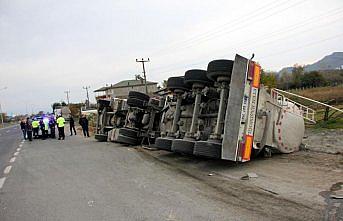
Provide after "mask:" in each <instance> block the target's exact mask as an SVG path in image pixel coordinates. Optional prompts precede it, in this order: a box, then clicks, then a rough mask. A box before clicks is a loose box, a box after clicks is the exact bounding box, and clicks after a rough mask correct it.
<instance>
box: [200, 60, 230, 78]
mask: <svg viewBox="0 0 343 221" xmlns="http://www.w3.org/2000/svg"><path fill="white" fill-rule="evenodd" d="M233 63H234V62H233V61H232V60H214V61H211V62H210V63H208V65H207V77H208V78H209V79H211V80H213V81H216V80H217V78H218V77H227V78H228V79H230V78H231V74H232V69H233Z"/></svg>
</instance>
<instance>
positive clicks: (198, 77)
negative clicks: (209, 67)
mask: <svg viewBox="0 0 343 221" xmlns="http://www.w3.org/2000/svg"><path fill="white" fill-rule="evenodd" d="M194 83H200V84H203V85H205V86H211V85H213V81H212V80H210V79H208V77H207V72H206V71H205V70H199V69H192V70H188V71H186V73H185V84H187V85H193V84H194Z"/></svg>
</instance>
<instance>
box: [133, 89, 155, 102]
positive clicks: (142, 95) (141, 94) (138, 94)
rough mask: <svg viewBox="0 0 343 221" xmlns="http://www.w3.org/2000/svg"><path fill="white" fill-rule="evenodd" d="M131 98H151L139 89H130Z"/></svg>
mask: <svg viewBox="0 0 343 221" xmlns="http://www.w3.org/2000/svg"><path fill="white" fill-rule="evenodd" d="M128 97H129V98H136V99H139V100H143V101H148V100H149V99H150V96H149V95H147V94H144V93H141V92H138V91H130V92H129V96H128Z"/></svg>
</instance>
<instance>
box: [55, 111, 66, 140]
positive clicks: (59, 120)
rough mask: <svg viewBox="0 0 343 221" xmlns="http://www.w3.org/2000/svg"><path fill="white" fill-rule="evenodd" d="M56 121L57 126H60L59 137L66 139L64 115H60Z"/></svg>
mask: <svg viewBox="0 0 343 221" xmlns="http://www.w3.org/2000/svg"><path fill="white" fill-rule="evenodd" d="M56 123H57V128H58V139H59V140H61V139H62V140H64V139H65V135H64V123H65V119H64V118H63V117H62V116H58V118H57V121H56Z"/></svg>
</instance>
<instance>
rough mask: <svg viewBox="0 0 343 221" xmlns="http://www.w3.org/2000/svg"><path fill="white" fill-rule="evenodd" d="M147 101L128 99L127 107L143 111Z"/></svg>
mask: <svg viewBox="0 0 343 221" xmlns="http://www.w3.org/2000/svg"><path fill="white" fill-rule="evenodd" d="M148 101H149V100H142V99H138V98H133V97H129V98H128V99H127V105H129V106H130V107H138V108H141V109H145V108H146V105H147V103H148Z"/></svg>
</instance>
